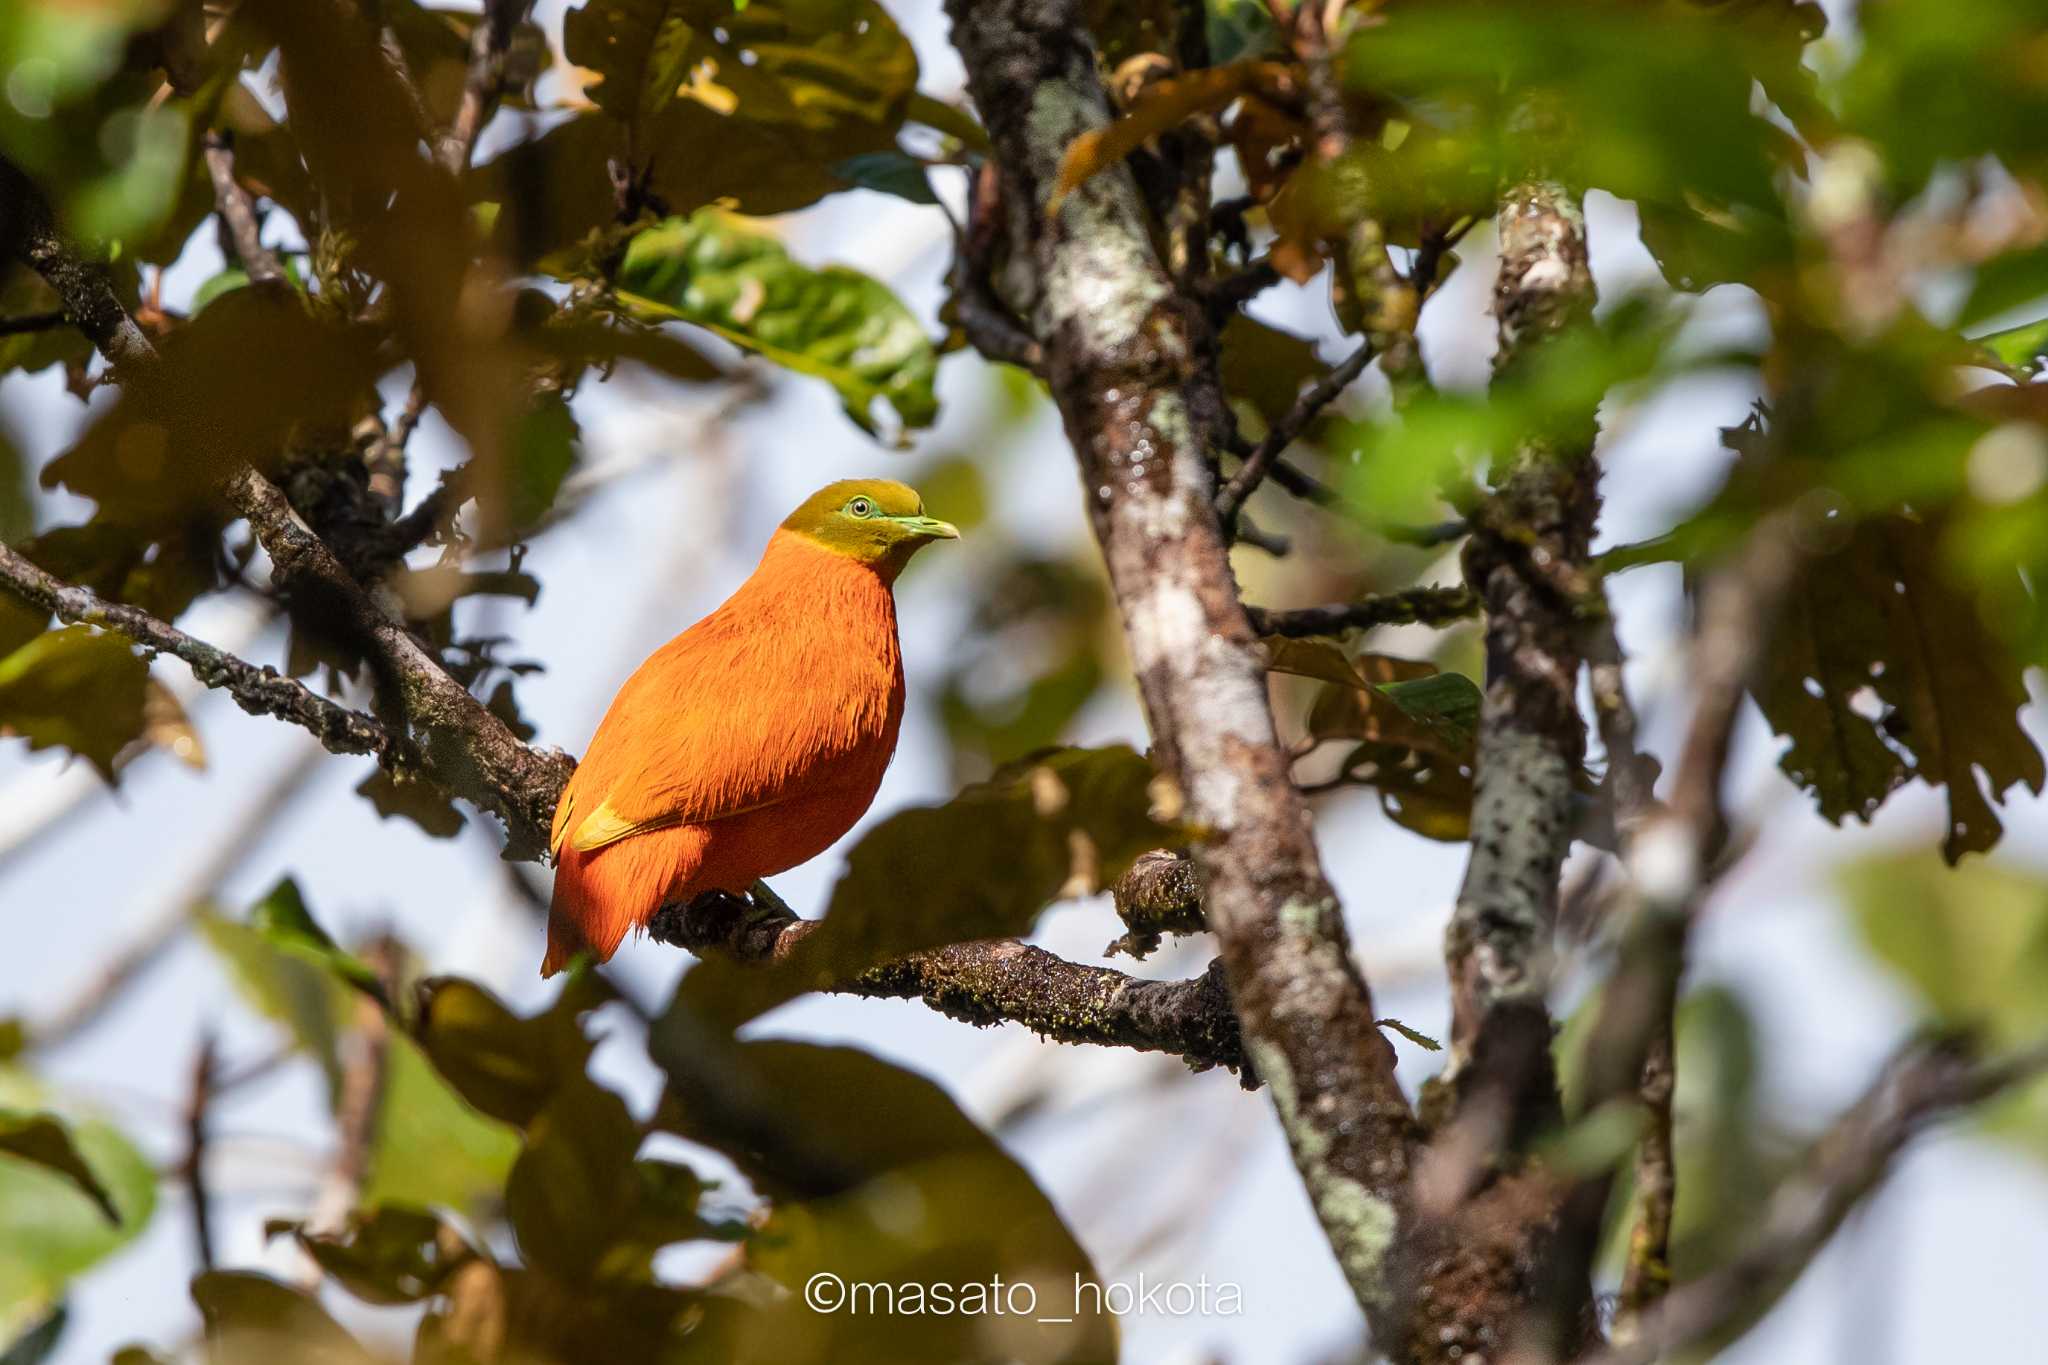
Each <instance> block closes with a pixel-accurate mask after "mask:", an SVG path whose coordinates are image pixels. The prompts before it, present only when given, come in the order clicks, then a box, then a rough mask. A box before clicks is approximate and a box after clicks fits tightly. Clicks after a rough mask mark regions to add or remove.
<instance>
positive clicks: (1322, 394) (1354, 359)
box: [1216, 341, 1373, 527]
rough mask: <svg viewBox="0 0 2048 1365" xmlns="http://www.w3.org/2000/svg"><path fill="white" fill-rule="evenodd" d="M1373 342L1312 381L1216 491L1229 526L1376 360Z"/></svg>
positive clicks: (1220, 512)
mask: <svg viewBox="0 0 2048 1365" xmlns="http://www.w3.org/2000/svg"><path fill="white" fill-rule="evenodd" d="M1372 357H1373V344H1372V343H1371V342H1370V341H1368V342H1366V343H1365V344H1363V345H1361V346H1360V347H1359V348H1358V349H1357V350H1355V351H1353V352H1352V353H1351V354H1350V355H1349V356H1347V357H1345V358H1344V359H1343V360H1341V361H1339V362H1338V363H1337V365H1336V366H1335V367H1334V368H1333V369H1331V370H1330V372H1329V373H1328V374H1326V375H1324V376H1323V377H1322V378H1321V379H1319V380H1317V381H1316V382H1315V383H1314V384H1312V385H1310V386H1309V388H1308V389H1307V391H1306V392H1304V393H1303V394H1302V395H1301V396H1300V397H1299V398H1297V399H1295V400H1294V406H1293V407H1292V408H1290V409H1289V410H1288V412H1287V415H1286V416H1284V417H1282V418H1281V419H1280V420H1279V421H1278V422H1275V423H1274V424H1273V429H1272V430H1271V431H1269V432H1267V433H1266V438H1265V439H1264V440H1263V441H1260V442H1259V444H1258V445H1257V446H1256V447H1255V448H1254V449H1253V450H1252V453H1251V454H1250V455H1248V456H1246V457H1245V461H1244V464H1243V465H1242V466H1240V467H1239V469H1238V471H1237V473H1236V474H1234V475H1232V476H1231V479H1230V482H1229V483H1227V484H1225V485H1224V486H1223V491H1222V492H1220V493H1218V494H1217V495H1216V515H1217V517H1218V518H1220V519H1221V520H1222V522H1223V524H1224V526H1226V527H1228V526H1230V525H1231V524H1232V523H1233V522H1235V521H1236V520H1237V514H1238V513H1239V512H1240V511H1242V510H1243V508H1244V504H1245V499H1247V498H1249V497H1250V496H1251V495H1252V492H1253V490H1254V489H1256V488H1257V487H1258V486H1259V484H1260V482H1261V481H1262V480H1264V479H1265V477H1266V475H1267V474H1268V473H1269V472H1271V470H1272V467H1273V464H1274V462H1275V461H1276V460H1278V459H1279V457H1280V454H1281V452H1282V451H1284V450H1286V449H1287V447H1288V446H1290V445H1292V444H1294V441H1295V439H1296V438H1297V437H1299V436H1300V435H1301V433H1302V432H1304V431H1306V430H1307V429H1308V425H1309V423H1311V422H1313V421H1315V419H1316V417H1317V415H1318V414H1320V413H1321V412H1322V410H1323V409H1324V408H1326V407H1328V406H1330V404H1331V403H1332V402H1334V401H1336V398H1337V395H1338V394H1341V393H1343V392H1344V390H1346V389H1348V388H1350V387H1351V383H1352V381H1353V380H1355V379H1357V378H1358V376H1360V375H1361V374H1364V373H1365V367H1366V366H1368V365H1370V364H1372Z"/></svg>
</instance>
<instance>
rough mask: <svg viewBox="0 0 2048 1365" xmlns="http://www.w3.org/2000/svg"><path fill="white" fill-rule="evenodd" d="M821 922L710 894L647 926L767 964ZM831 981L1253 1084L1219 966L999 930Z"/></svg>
mask: <svg viewBox="0 0 2048 1365" xmlns="http://www.w3.org/2000/svg"><path fill="white" fill-rule="evenodd" d="M821 923H823V921H822V920H813V919H800V918H798V917H797V916H795V915H793V914H789V913H787V912H784V911H781V910H763V909H760V908H755V909H753V910H752V912H751V913H745V912H740V913H735V910H734V907H733V906H732V905H731V904H729V903H725V902H721V901H720V900H719V899H718V898H716V897H710V898H705V899H703V900H700V901H698V902H696V903H694V904H691V905H687V906H669V907H666V908H665V909H663V910H662V911H660V912H659V913H658V914H657V915H656V916H655V918H654V921H653V922H652V923H651V924H649V926H648V931H649V932H650V933H651V934H652V935H653V936H654V937H655V938H656V939H657V940H658V941H660V942H663V943H669V944H672V945H674V946H676V947H680V948H687V949H689V950H690V951H692V952H696V953H700V954H701V953H719V954H722V955H724V956H726V957H729V958H731V959H733V960H734V961H737V962H743V963H758V964H769V963H777V962H782V961H785V960H787V959H788V958H789V956H790V955H791V954H792V953H794V952H795V951H796V948H797V945H798V944H800V943H802V942H803V941H804V940H805V939H806V938H808V937H809V936H810V935H811V934H812V933H814V932H815V931H816V930H817V928H818V926H819V925H820V924H821ZM825 989H827V990H831V991H833V992H836V993H839V994H844V995H865V996H874V997H882V998H893V999H905V1000H922V1001H924V1003H925V1004H927V1005H929V1006H930V1007H931V1008H933V1009H935V1010H938V1011H939V1012H940V1013H942V1014H945V1015H948V1016H950V1017H952V1018H955V1019H959V1020H963V1021H965V1022H967V1023H970V1024H974V1025H976V1026H977V1027H987V1026H989V1025H992V1024H1002V1023H1014V1024H1022V1025H1024V1026H1025V1027H1026V1028H1028V1029H1030V1030H1032V1031H1033V1032H1034V1033H1037V1034H1039V1035H1040V1036H1042V1037H1046V1038H1051V1039H1054V1040H1055V1041H1058V1042H1062V1043H1095V1044H1102V1045H1107V1046H1113V1047H1128V1048H1134V1049H1136V1050H1138V1051H1140V1052H1166V1053H1171V1054H1173V1055H1174V1056H1177V1057H1180V1058H1182V1059H1183V1060H1185V1061H1186V1062H1187V1063H1188V1064H1189V1065H1191V1066H1194V1067H1196V1068H1197V1069H1206V1068H1208V1067H1212V1066H1222V1067H1227V1068H1229V1069H1231V1070H1233V1071H1237V1072H1239V1073H1240V1074H1241V1075H1245V1077H1246V1084H1247V1085H1251V1084H1254V1082H1253V1081H1252V1080H1251V1079H1250V1077H1249V1075H1248V1074H1247V1073H1246V1065H1245V1057H1244V1052H1243V1046H1242V1044H1241V1042H1240V1040H1239V1036H1238V1025H1237V1016H1236V1015H1235V1014H1234V1013H1232V1011H1231V1007H1230V996H1229V993H1228V991H1227V990H1225V988H1224V985H1223V981H1222V976H1221V972H1220V969H1214V968H1212V969H1211V970H1210V971H1208V972H1206V973H1204V974H1203V975H1201V976H1198V977H1194V978H1191V979H1189V980H1186V981H1145V980H1141V979H1139V978H1137V977H1133V976H1128V975H1126V974H1124V973H1123V972H1119V971H1115V970H1112V969H1110V968H1108V967H1091V966H1088V965H1085V964H1083V963H1078V962H1069V961H1067V960H1066V959H1065V958H1062V957H1058V956H1055V955H1054V954H1052V953H1049V952H1047V951H1045V950H1044V949H1043V948H1035V947H1033V946H1031V945H1030V944H1026V943H1019V942H1017V941H1016V940H1014V939H997V940H987V941H981V942H974V943H957V944H953V945H951V946H949V947H944V948H934V949H929V950H926V951H923V952H917V953H912V954H909V955H908V956H906V957H903V958H901V959H899V960H897V961H894V962H890V963H886V964H884V965H882V966H879V967H875V968H872V969H870V970H868V971H866V972H863V973H861V974H860V975H859V976H857V977H854V978H853V979H851V980H848V981H840V982H835V983H833V984H832V985H830V986H827V987H826V988H825Z"/></svg>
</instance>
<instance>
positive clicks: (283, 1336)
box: [192, 1270, 376, 1365]
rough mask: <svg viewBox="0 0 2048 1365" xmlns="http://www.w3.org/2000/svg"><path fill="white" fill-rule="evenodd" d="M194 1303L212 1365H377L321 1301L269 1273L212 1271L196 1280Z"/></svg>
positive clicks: (207, 1356) (373, 1357) (207, 1354)
mask: <svg viewBox="0 0 2048 1365" xmlns="http://www.w3.org/2000/svg"><path fill="white" fill-rule="evenodd" d="M192 1301H193V1302H194V1303H196V1304H198V1305H199V1313H200V1316H201V1317H203V1318H204V1319H205V1320H206V1344H207V1353H206V1358H207V1360H208V1361H209V1362H211V1363H212V1365H275V1363H276V1362H278V1361H287V1360H288V1361H293V1362H297V1363H303V1365H376V1357H375V1356H373V1355H371V1354H370V1352H368V1351H367V1350H365V1349H363V1345H362V1343H361V1342H359V1341H357V1340H356V1339H355V1338H354V1337H352V1336H350V1335H349V1334H348V1332H347V1331H345V1330H344V1329H343V1328H342V1326H341V1324H340V1323H338V1322H336V1321H335V1320H334V1319H333V1318H331V1317H329V1316H328V1315H327V1310H326V1309H324V1308H322V1307H321V1306H320V1301H319V1300H318V1299H316V1298H314V1297H313V1295H311V1294H309V1293H307V1292H306V1291H305V1290H303V1289H296V1288H294V1287H292V1286H291V1285H287V1284H283V1283H281V1282H279V1281H277V1280H273V1279H271V1278H270V1277H269V1276H267V1275H258V1274H256V1273H255V1272H253V1271H246V1270H209V1271H207V1272H206V1273H205V1274H203V1275H201V1276H199V1278H197V1279H195V1280H193V1281H192Z"/></svg>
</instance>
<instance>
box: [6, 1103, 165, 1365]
mask: <svg viewBox="0 0 2048 1365" xmlns="http://www.w3.org/2000/svg"><path fill="white" fill-rule="evenodd" d="M0 1108H5V1109H7V1110H11V1111H15V1112H24V1111H27V1112H40V1111H51V1112H54V1113H56V1114H58V1115H59V1116H61V1117H62V1118H63V1120H64V1122H65V1124H66V1126H67V1128H68V1132H69V1139H70V1145H71V1147H72V1149H73V1151H74V1152H75V1153H76V1154H77V1156H78V1158H79V1160H80V1161H81V1163H82V1164H83V1165H84V1166H85V1167H86V1168H87V1171H88V1172H89V1174H90V1177H91V1180H92V1183H93V1184H94V1185H96V1186H97V1187H98V1188H99V1189H100V1190H101V1191H103V1192H104V1193H105V1195H106V1196H107V1197H108V1199H109V1200H110V1201H111V1202H112V1204H113V1206H114V1209H115V1212H116V1213H117V1214H118V1221H109V1219H108V1216H107V1213H106V1210H105V1209H104V1208H103V1207H102V1206H101V1204H100V1203H99V1202H97V1201H96V1200H95V1198H94V1197H93V1196H92V1195H89V1194H88V1193H86V1192H85V1189H84V1188H82V1187H81V1185H80V1183H79V1180H78V1178H77V1176H76V1175H75V1174H70V1173H61V1172H59V1171H57V1170H54V1169H51V1168H49V1167H47V1166H45V1165H42V1164H40V1163H34V1162H30V1161H24V1160H19V1159H16V1158H15V1157H13V1156H5V1157H0V1341H9V1340H12V1339H14V1338H15V1337H16V1336H18V1335H20V1334H21V1333H22V1332H24V1331H26V1330H28V1329H29V1328H31V1327H32V1326H33V1325H34V1324H36V1323H38V1322H40V1321H42V1320H43V1319H45V1318H46V1317H47V1316H48V1315H49V1314H50V1312H51V1310H52V1309H53V1308H54V1307H55V1306H56V1304H57V1303H58V1302H59V1300H60V1299H61V1298H62V1296H63V1293H64V1290H65V1287H66V1286H67V1285H68V1284H69V1283H70V1281H71V1280H72V1279H73V1278H74V1277H75V1276H77V1275H79V1274H81V1273H83V1272H84V1271H86V1270H88V1269H90V1268H91V1267H92V1266H93V1265H95V1264H97V1263H98V1262H99V1261H100V1260H102V1259H103V1258H105V1257H106V1256H108V1255H110V1254H112V1253H113V1252H115V1251H116V1250H118V1249H120V1248H121V1247H123V1246H126V1245H127V1244H128V1243H130V1242H131V1241H133V1240H134V1239H135V1238H136V1237H138V1236H139V1235H141V1233H142V1231H143V1229H144V1228H145V1227H147V1226H148V1224H149V1219H150V1215H151V1213H152V1212H154V1210H155V1207H156V1192H157V1181H156V1170H155V1168H154V1166H152V1164H151V1163H150V1161H149V1159H148V1158H147V1157H145V1156H144V1155H143V1154H142V1153H141V1152H140V1151H138V1150H136V1148H135V1147H134V1146H133V1145H132V1144H131V1143H130V1142H129V1141H128V1139H127V1138H125V1137H123V1136H122V1135H121V1133H120V1132H119V1131H118V1130H116V1129H115V1128H113V1127H112V1126H110V1125H109V1124H107V1123H105V1122H102V1121H101V1120H99V1119H96V1118H94V1117H92V1116H91V1115H90V1114H88V1113H85V1112H83V1111H80V1110H78V1109H77V1108H76V1107H75V1106H72V1105H68V1104H66V1103H63V1102H62V1101H61V1100H58V1099H56V1098H55V1097H53V1096H52V1095H51V1094H50V1093H49V1092H48V1091H47V1090H46V1089H45V1088H44V1087H43V1086H42V1085H41V1084H39V1083H38V1082H37V1081H35V1080H34V1079H33V1078H31V1077H30V1076H28V1075H27V1074H26V1073H24V1072H21V1071H18V1070H13V1069H10V1068H4V1067H0Z"/></svg>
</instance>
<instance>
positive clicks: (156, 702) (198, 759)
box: [142, 678, 206, 772]
mask: <svg viewBox="0 0 2048 1365" xmlns="http://www.w3.org/2000/svg"><path fill="white" fill-rule="evenodd" d="M142 742H143V743H144V744H147V745H149V746H150V747H152V748H157V749H162V750H163V751H165V752H166V753H168V754H170V756H171V757H173V758H175V759H177V760H178V761H179V762H180V763H183V764H184V765H185V766H186V767H188V768H192V769H196V770H198V771H200V772H204V771H205V770H206V746H205V745H204V744H202V743H200V741H199V731H198V729H197V728H196V727H195V726H194V725H193V724H192V717H190V716H188V715H186V714H185V708H184V706H183V705H181V704H180V703H179V701H178V698H177V697H176V696H175V695H174V694H173V693H172V692H171V689H170V688H168V687H165V686H164V685H163V684H162V683H160V682H158V681H157V680H156V679H155V678H151V679H149V680H148V682H147V683H145V684H144V687H143V693H142Z"/></svg>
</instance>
